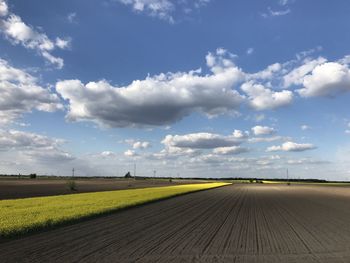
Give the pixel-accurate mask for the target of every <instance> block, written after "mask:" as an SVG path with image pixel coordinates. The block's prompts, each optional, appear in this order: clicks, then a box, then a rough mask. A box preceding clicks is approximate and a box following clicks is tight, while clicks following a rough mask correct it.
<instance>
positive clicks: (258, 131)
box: [252, 125, 276, 136]
mask: <svg viewBox="0 0 350 263" xmlns="http://www.w3.org/2000/svg"><path fill="white" fill-rule="evenodd" d="M252 131H253V133H254V135H257V136H259V135H271V134H274V133H276V130H275V129H274V128H272V127H268V126H260V125H257V126H255V127H253V128H252Z"/></svg>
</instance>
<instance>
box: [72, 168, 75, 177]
mask: <svg viewBox="0 0 350 263" xmlns="http://www.w3.org/2000/svg"><path fill="white" fill-rule="evenodd" d="M74 172H75V170H74V168H73V169H72V177H74Z"/></svg>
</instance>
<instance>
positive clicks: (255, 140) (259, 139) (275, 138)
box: [248, 136, 291, 143]
mask: <svg viewBox="0 0 350 263" xmlns="http://www.w3.org/2000/svg"><path fill="white" fill-rule="evenodd" d="M290 139H291V138H290V137H284V136H271V137H254V138H250V139H249V140H248V142H250V143H259V142H274V141H287V140H290Z"/></svg>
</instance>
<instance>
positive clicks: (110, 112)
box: [56, 49, 244, 127]
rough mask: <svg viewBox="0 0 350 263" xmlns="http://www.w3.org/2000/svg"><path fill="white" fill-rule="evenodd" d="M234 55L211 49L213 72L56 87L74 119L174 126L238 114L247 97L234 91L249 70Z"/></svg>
mask: <svg viewBox="0 0 350 263" xmlns="http://www.w3.org/2000/svg"><path fill="white" fill-rule="evenodd" d="M230 58H231V55H230V54H229V53H228V52H226V51H225V50H222V49H218V50H217V52H216V54H212V53H209V54H208V56H207V65H208V67H209V69H210V70H211V74H208V75H201V74H200V73H201V70H194V71H190V72H178V73H167V74H160V75H156V76H152V77H147V78H146V79H144V80H135V81H133V82H132V83H131V84H130V85H128V86H124V87H116V86H112V85H111V84H110V83H108V82H106V81H104V80H102V81H99V82H89V83H87V84H86V85H85V84H83V83H82V82H81V81H80V80H64V81H59V82H58V83H57V84H56V90H57V92H58V93H59V94H61V96H62V97H63V98H64V99H65V100H67V101H68V102H69V112H68V114H67V118H68V119H69V120H71V121H79V120H88V121H93V122H96V123H98V124H102V125H105V126H110V127H127V126H129V127H130V126H131V127H139V126H152V125H154V126H161V125H166V124H171V123H174V122H176V121H179V120H181V119H182V118H184V117H185V116H187V115H189V114H191V113H193V112H199V113H203V114H205V115H207V116H209V117H211V116H216V115H219V114H222V113H227V112H236V111H237V110H238V108H239V106H240V104H241V103H242V102H243V100H244V97H243V96H242V95H240V94H239V93H238V92H237V91H236V90H235V89H234V86H235V85H236V84H237V83H239V82H240V81H241V80H242V79H243V78H244V73H243V72H242V71H241V70H240V69H239V68H238V67H236V66H235V65H234V63H233V62H232V60H231V59H230Z"/></svg>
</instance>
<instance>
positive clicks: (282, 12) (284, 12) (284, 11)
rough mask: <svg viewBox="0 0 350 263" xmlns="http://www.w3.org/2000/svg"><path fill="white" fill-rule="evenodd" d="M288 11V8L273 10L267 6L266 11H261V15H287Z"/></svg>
mask: <svg viewBox="0 0 350 263" xmlns="http://www.w3.org/2000/svg"><path fill="white" fill-rule="evenodd" d="M290 12H291V10H290V9H289V8H286V9H280V10H273V9H272V8H271V7H268V8H267V12H265V13H262V14H261V16H262V17H263V18H268V17H276V16H285V15H288V14H289V13H290Z"/></svg>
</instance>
